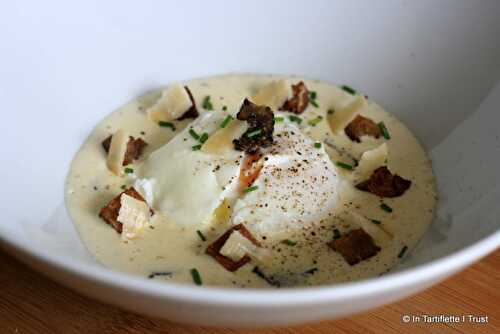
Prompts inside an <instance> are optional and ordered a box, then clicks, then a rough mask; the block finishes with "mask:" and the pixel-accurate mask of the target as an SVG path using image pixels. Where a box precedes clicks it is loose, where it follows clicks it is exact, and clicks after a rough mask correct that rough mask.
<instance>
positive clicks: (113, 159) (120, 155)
mask: <svg viewBox="0 0 500 334" xmlns="http://www.w3.org/2000/svg"><path fill="white" fill-rule="evenodd" d="M128 141H129V135H128V133H127V132H126V131H125V130H122V129H120V130H118V131H116V132H115V134H114V135H113V137H111V143H110V145H109V152H108V158H107V160H106V164H107V166H108V169H109V170H110V171H111V172H113V173H115V174H116V175H121V174H122V166H123V161H124V160H125V153H126V152H127V144H128Z"/></svg>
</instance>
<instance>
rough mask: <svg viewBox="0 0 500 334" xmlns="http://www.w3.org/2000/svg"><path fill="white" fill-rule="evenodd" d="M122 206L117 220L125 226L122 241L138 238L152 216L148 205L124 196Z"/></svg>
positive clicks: (121, 201) (122, 196)
mask: <svg viewBox="0 0 500 334" xmlns="http://www.w3.org/2000/svg"><path fill="white" fill-rule="evenodd" d="M120 205H121V207H120V211H119V212H118V218H117V220H118V221H119V222H120V223H122V224H123V229H122V239H124V240H126V239H133V238H135V237H138V236H139V235H140V233H141V231H142V230H143V229H144V227H145V226H146V225H147V223H148V222H149V218H150V216H151V212H150V210H149V207H148V205H147V203H145V202H143V201H140V200H138V199H135V198H133V197H132V196H128V195H127V194H122V195H121V197H120Z"/></svg>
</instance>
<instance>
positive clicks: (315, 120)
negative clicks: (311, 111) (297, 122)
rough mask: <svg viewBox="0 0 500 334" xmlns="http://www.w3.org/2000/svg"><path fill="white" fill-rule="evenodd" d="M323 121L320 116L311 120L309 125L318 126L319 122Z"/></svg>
mask: <svg viewBox="0 0 500 334" xmlns="http://www.w3.org/2000/svg"><path fill="white" fill-rule="evenodd" d="M322 120H323V117H321V116H318V117H316V118H313V119H310V120H309V121H308V122H307V124H309V125H311V126H316V125H318V123H319V122H321V121H322Z"/></svg>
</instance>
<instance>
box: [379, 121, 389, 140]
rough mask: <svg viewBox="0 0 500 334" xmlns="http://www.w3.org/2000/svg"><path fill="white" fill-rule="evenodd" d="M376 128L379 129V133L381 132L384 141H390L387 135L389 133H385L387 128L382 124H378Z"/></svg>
mask: <svg viewBox="0 0 500 334" xmlns="http://www.w3.org/2000/svg"><path fill="white" fill-rule="evenodd" d="M378 127H379V128H380V131H382V136H384V138H385V139H387V140H389V139H391V135H390V134H389V131H387V127H386V126H385V124H384V122H380V123H378Z"/></svg>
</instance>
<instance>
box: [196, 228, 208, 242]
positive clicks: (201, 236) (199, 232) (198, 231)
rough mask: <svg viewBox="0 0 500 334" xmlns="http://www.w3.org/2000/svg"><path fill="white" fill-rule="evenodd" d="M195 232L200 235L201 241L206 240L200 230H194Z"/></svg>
mask: <svg viewBox="0 0 500 334" xmlns="http://www.w3.org/2000/svg"><path fill="white" fill-rule="evenodd" d="M196 234H198V236H199V237H200V239H201V241H207V238H205V236H204V235H203V233H201V231H200V230H196Z"/></svg>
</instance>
